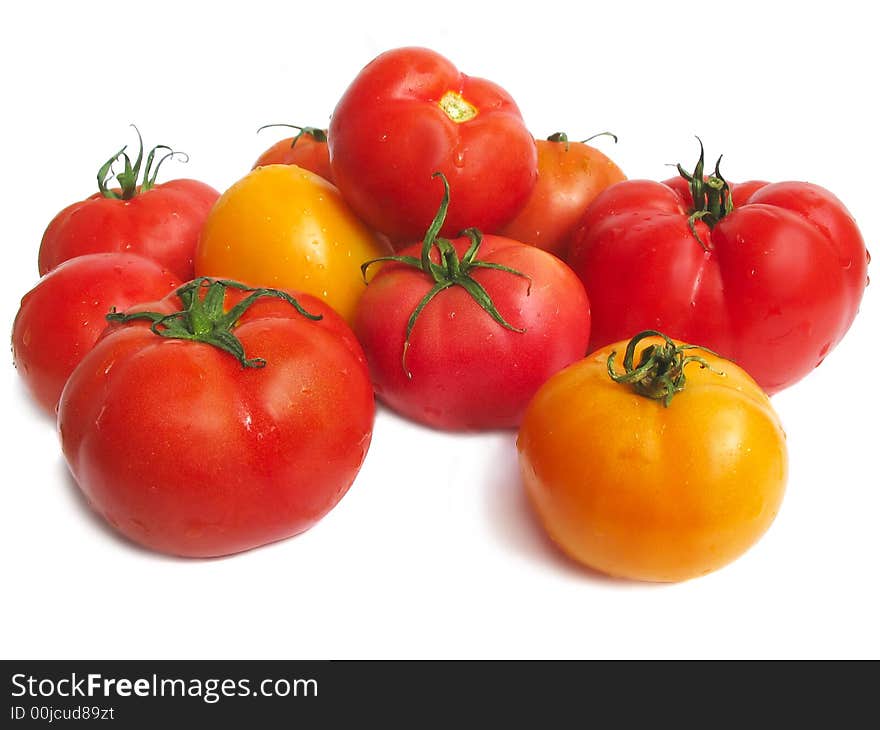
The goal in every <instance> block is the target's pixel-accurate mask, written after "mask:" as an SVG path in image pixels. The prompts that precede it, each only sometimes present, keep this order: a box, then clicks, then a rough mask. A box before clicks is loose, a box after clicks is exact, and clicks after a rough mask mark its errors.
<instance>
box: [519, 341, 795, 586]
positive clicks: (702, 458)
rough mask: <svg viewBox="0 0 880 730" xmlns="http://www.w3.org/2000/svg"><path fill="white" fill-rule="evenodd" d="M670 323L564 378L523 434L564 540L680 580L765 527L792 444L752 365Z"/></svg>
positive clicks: (730, 555) (603, 562)
mask: <svg viewBox="0 0 880 730" xmlns="http://www.w3.org/2000/svg"><path fill="white" fill-rule="evenodd" d="M658 334H659V333H655V332H646V333H641V334H640V335H637V336H636V337H635V338H633V340H631V341H630V343H629V348H628V343H627V342H620V343H617V344H615V345H611V346H609V347H606V348H603V349H601V350H599V351H597V352H594V353H593V354H592V355H590V356H588V357H587V358H586V359H584V360H582V361H580V362H578V363H575V364H574V365H571V366H570V367H568V368H566V369H565V370H563V371H561V372H560V373H558V374H557V375H555V376H554V377H553V378H551V379H550V380H549V381H548V382H547V383H545V384H544V386H543V387H542V388H541V389H540V390H539V391H538V393H537V395H536V396H535V398H534V399H533V401H532V402H531V403H530V405H529V407H528V408H527V410H526V414H525V417H524V419H523V422H522V426H521V430H520V433H519V438H518V441H517V446H518V449H519V455H520V467H521V471H522V475H523V480H524V482H525V488H526V490H527V493H528V496H529V500H530V502H531V504H532V506H533V507H534V509H535V510H536V511H537V514H538V516H539V518H540V520H541V522H542V523H543V525H544V527H545V528H546V530H547V532H548V533H549V535H550V537H551V538H552V539H553V541H554V542H556V543H557V544H558V545H559V547H560V548H562V550H563V551H565V552H566V553H568V555H570V556H571V557H572V558H574V559H575V560H577V561H578V562H580V563H583V564H584V565H587V566H589V567H591V568H594V569H595V570H598V571H601V572H603V573H608V574H610V575H613V576H619V577H623V578H630V579H635V580H645V581H680V580H686V579H688V578H693V577H696V576H699V575H703V574H705V573H708V572H710V571H712V570H715V569H717V568H720V567H722V566H723V565H726V564H727V563H729V562H731V561H732V560H734V559H735V558H737V557H739V556H740V555H741V554H742V553H744V552H745V551H746V550H747V549H748V548H749V547H750V546H751V545H752V544H753V543H755V542H756V541H757V540H758V538H760V537H761V535H762V534H763V533H764V532H765V531H766V530H767V528H768V527H769V526H770V524H771V522H772V521H773V519H774V517H775V516H776V513H777V511H778V510H779V506H780V504H781V501H782V496H783V492H784V490H785V481H786V476H787V470H788V458H787V452H786V446H785V434H784V432H783V430H782V427H781V425H780V423H779V419H778V417H777V415H776V413H775V412H774V410H773V408H772V406H771V405H770V401H769V399H768V397H767V396H766V395H765V394H764V392H763V391H762V390H761V389H760V388H759V387H758V385H757V384H756V383H755V382H754V380H752V378H751V377H750V376H749V375H748V374H747V373H746V372H745V371H743V370H742V369H740V368H739V367H737V366H736V365H734V364H733V363H732V362H730V361H728V360H724V359H722V358H720V357H717V356H715V355H713V354H711V353H709V352H707V351H705V350H702V349H700V348H692V347H691V346H686V345H682V344H681V343H678V342H675V341H673V340H669V339H668V338H666V337H665V336H662V335H661V336H656V335H658ZM627 348H628V349H627ZM624 350H627V352H626V357H625V359H624V364H625V367H624V369H621V367H620V364H619V358H620V356H621V355H623V352H624ZM612 353H616V357H615V359H616V360H617V362H616V363H615V362H614V360H612V361H611V363H609V356H610V355H611V354H612ZM652 358H653V359H652ZM612 364H613V366H614V368H615V373H616V375H615V378H616V379H617V380H618V381H621V382H616V380H615V379H612V377H611V376H610V374H609V368H610V367H611V366H612ZM624 373H627V374H624ZM640 373H641V376H642V377H640ZM685 375H686V380H685ZM624 381H630V382H624ZM646 396H647V397H646ZM658 398H659V400H658Z"/></svg>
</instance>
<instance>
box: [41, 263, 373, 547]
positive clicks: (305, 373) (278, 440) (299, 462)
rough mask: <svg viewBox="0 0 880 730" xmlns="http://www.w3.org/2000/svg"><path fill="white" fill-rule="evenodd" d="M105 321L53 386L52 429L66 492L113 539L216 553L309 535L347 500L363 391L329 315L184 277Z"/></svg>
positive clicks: (366, 436) (349, 342)
mask: <svg viewBox="0 0 880 730" xmlns="http://www.w3.org/2000/svg"><path fill="white" fill-rule="evenodd" d="M110 319H112V320H114V321H115V322H116V323H117V324H116V325H115V326H113V327H112V328H109V329H108V331H107V333H106V334H105V336H104V337H102V339H101V340H100V341H99V342H98V344H97V345H96V346H95V348H94V349H93V350H92V351H91V352H90V353H89V354H88V355H87V356H86V357H85V359H83V361H82V362H81V363H80V364H79V366H78V367H77V368H76V370H75V371H74V373H73V375H72V376H71V377H70V380H69V381H68V383H67V386H66V387H65V389H64V393H63V395H62V398H61V402H60V404H59V408H58V424H59V430H60V434H61V443H62V447H63V450H64V455H65V458H66V459H67V463H68V466H69V467H70V470H71V473H72V474H73V476H74V478H75V479H76V481H77V484H78V485H79V487H80V489H81V490H82V491H83V493H84V494H85V496H86V498H87V499H88V500H89V502H90V503H91V504H92V506H93V507H94V508H95V510H96V511H97V512H99V513H100V514H101V515H102V516H103V517H104V518H105V519H106V520H107V521H108V522H109V523H110V524H111V525H112V526H113V527H114V528H115V529H117V530H118V531H119V532H121V533H122V534H123V535H125V536H126V537H128V538H129V539H131V540H133V541H135V542H137V543H139V544H141V545H143V546H145V547H148V548H150V549H152V550H157V551H160V552H164V553H171V554H175V555H182V556H189V557H210V556H218V555H227V554H231V553H236V552H240V551H242V550H247V549H249V548H253V547H256V546H258V545H263V544H265V543H269V542H273V541H276V540H280V539H283V538H286V537H290V536H292V535H295V534H297V533H300V532H302V531H303V530H306V529H308V528H309V527H310V526H311V525H313V524H314V523H316V522H317V521H318V520H319V519H321V518H322V517H323V516H324V515H325V514H326V513H327V512H329V510H330V509H332V508H333V506H334V505H335V504H336V503H337V502H338V501H339V500H340V499H341V498H342V496H343V495H344V494H345V492H346V491H347V490H348V488H349V486H350V485H351V483H352V482H353V480H354V478H355V476H356V475H357V473H358V470H359V469H360V466H361V464H362V463H363V460H364V457H365V455H366V453H367V448H368V446H369V443H370V438H371V434H372V425H373V415H374V403H373V392H372V388H371V385H370V381H369V375H368V372H367V369H366V365H365V362H364V359H363V354H362V352H361V351H360V347H359V346H358V345H357V342H356V340H355V339H354V337H353V335H352V334H351V332H350V330H348V328H347V325H345V323H344V322H343V321H342V320H341V319H340V318H339V316H338V315H336V314H335V313H334V312H333V311H332V310H331V309H330V308H329V307H328V306H327V305H325V304H323V303H321V302H320V300H318V299H316V298H314V297H311V296H308V295H304V296H301V297H297V298H294V297H292V296H291V295H290V294H289V293H286V292H283V291H280V290H276V289H250V288H247V287H244V286H243V285H240V284H236V283H234V282H228V281H218V280H210V279H196V280H194V281H192V282H190V283H188V284H185V285H184V286H183V287H181V288H180V289H178V290H177V291H176V292H175V294H173V295H171V296H170V297H169V298H168V299H166V300H165V301H164V302H160V303H159V304H158V305H157V306H156V307H152V308H150V309H147V308H145V307H143V306H141V307H137V308H135V310H134V311H131V312H126V313H116V314H113V315H111V316H110Z"/></svg>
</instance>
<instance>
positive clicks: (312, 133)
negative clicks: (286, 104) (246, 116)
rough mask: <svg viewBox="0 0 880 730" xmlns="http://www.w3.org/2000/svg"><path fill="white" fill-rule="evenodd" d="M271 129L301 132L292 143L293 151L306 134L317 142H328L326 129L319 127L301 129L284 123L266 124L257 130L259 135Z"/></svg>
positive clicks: (294, 137)
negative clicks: (285, 128) (280, 128)
mask: <svg viewBox="0 0 880 730" xmlns="http://www.w3.org/2000/svg"><path fill="white" fill-rule="evenodd" d="M269 127H287V128H288V129H297V130H299V131H298V132H297V133H296V134H295V135H294V136H293V139H292V140H291V141H290V148H291V149H293V148H294V147H296V143H297V142H299V138H300V137H302V136H303V135H304V134H305V135H308V136H309V137H311V138H312V139H313V140H315V142H322V143H326V142H327V130H326V129H318V127H300V126H298V125H296V124H286V123H284V122H280V123H278V124H264V125H263V126H262V127H260V128H259V129H258V130H257V134H259V133H260V132H262V131H263V130H264V129H269Z"/></svg>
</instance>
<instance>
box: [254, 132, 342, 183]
mask: <svg viewBox="0 0 880 730" xmlns="http://www.w3.org/2000/svg"><path fill="white" fill-rule="evenodd" d="M265 165H296V166H298V167H301V168H303V169H304V170H309V171H310V172H313V173H315V174H316V175H320V176H321V177H323V178H324V179H325V180H327V181H328V182H333V172H332V171H331V170H330V151H329V149H328V147H327V141H326V140H318V139H315V137H314V136H312V135H311V134H309V133H307V132H303V133H302V134H300V135H299V136H298V137H287V138H286V139H282V140H279V141H278V142H276V143H275V144H273V145H272V146H271V147H269V149H267V150H266V151H265V152H263V154H261V155H260V156H259V157H258V158H257V161H256V162H255V163H254V168H257V167H264V166H265Z"/></svg>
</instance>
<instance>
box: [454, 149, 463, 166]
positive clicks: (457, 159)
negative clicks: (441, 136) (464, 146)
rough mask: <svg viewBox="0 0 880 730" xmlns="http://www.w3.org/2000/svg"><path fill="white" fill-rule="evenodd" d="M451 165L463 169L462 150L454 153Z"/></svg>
mask: <svg viewBox="0 0 880 730" xmlns="http://www.w3.org/2000/svg"><path fill="white" fill-rule="evenodd" d="M452 164H453V165H455V166H456V167H464V152H463V151H462V150H458V151H457V152H456V153H455V157H453V158H452Z"/></svg>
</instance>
